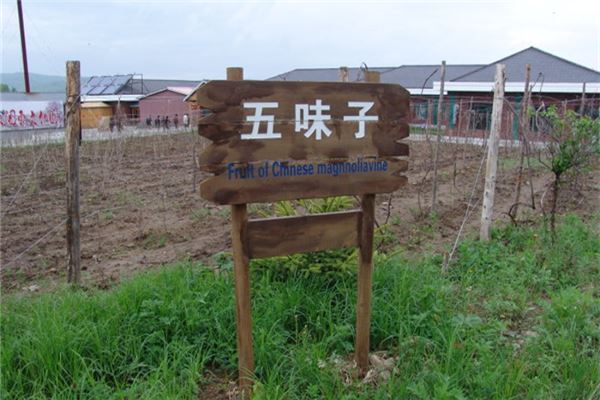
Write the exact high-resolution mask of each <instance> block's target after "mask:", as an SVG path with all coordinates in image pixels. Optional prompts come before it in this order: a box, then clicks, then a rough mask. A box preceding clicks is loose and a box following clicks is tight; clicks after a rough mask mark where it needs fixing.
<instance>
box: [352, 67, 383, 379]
mask: <svg viewBox="0 0 600 400" xmlns="http://www.w3.org/2000/svg"><path fill="white" fill-rule="evenodd" d="M379 80H380V77H379V72H376V71H367V72H366V73H365V81H366V82H369V83H379ZM361 210H362V217H361V219H360V222H359V229H360V231H359V239H358V246H359V258H358V296H357V301H356V344H355V347H356V349H355V352H356V365H357V366H358V370H359V374H360V375H361V376H362V375H364V374H365V373H366V372H367V369H368V368H369V342H370V338H369V336H370V327H371V287H372V282H373V225H374V223H375V195H374V194H366V195H363V196H362V198H361Z"/></svg>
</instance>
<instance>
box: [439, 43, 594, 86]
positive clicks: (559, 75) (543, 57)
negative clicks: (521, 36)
mask: <svg viewBox="0 0 600 400" xmlns="http://www.w3.org/2000/svg"><path fill="white" fill-rule="evenodd" d="M500 63H501V64H505V65H506V80H507V81H509V82H510V81H512V82H524V81H525V65H526V64H531V80H532V81H535V80H537V79H538V77H539V78H540V79H542V77H543V80H544V82H565V83H568V82H575V83H581V82H600V72H598V71H594V70H593V69H591V68H587V67H584V66H582V65H579V64H575V63H574V62H572V61H569V60H565V59H564V58H560V57H557V56H555V55H553V54H550V53H547V52H545V51H542V50H540V49H538V48H535V47H529V48H527V49H525V50H521V51H519V52H518V53H515V54H512V55H510V56H508V57H505V58H503V59H500V60H498V61H495V62H493V63H491V64H488V65H485V66H482V67H481V68H478V69H476V70H474V71H471V72H468V73H465V74H464V75H462V76H459V77H456V78H455V79H451V80H452V81H454V82H493V81H494V75H495V73H496V64H500ZM540 74H542V75H540Z"/></svg>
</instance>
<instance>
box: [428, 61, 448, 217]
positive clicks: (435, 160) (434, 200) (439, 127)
mask: <svg viewBox="0 0 600 400" xmlns="http://www.w3.org/2000/svg"><path fill="white" fill-rule="evenodd" d="M445 79H446V61H442V70H441V78H440V80H441V83H440V97H439V100H438V109H437V132H436V134H437V141H436V144H435V154H434V156H433V194H432V195H431V213H432V214H433V213H435V212H436V203H437V170H438V159H439V155H440V154H439V153H440V142H441V140H442V115H443V110H444V108H443V103H444V80H445Z"/></svg>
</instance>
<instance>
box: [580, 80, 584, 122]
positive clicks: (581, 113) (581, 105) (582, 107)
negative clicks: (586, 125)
mask: <svg viewBox="0 0 600 400" xmlns="http://www.w3.org/2000/svg"><path fill="white" fill-rule="evenodd" d="M584 112H585V82H583V90H582V92H581V104H580V105H579V115H581V116H583V113H584Z"/></svg>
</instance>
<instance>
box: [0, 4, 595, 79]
mask: <svg viewBox="0 0 600 400" xmlns="http://www.w3.org/2000/svg"><path fill="white" fill-rule="evenodd" d="M16 3H17V2H16V0H0V4H1V5H0V12H1V16H0V20H1V22H2V27H1V30H2V72H18V71H22V64H21V63H22V60H21V49H20V40H19V28H18V16H17V11H16ZM22 4H23V9H24V19H25V29H26V33H27V50H28V58H29V71H30V72H35V73H43V74H49V75H64V70H65V61H66V60H79V61H80V62H81V72H82V75H84V76H90V75H112V74H129V73H140V74H143V76H144V77H146V78H171V79H224V77H225V69H226V67H229V66H240V67H243V68H244V75H245V78H246V79H266V78H268V77H271V76H274V75H277V74H280V73H283V72H286V71H289V70H292V69H294V68H317V67H333V68H336V67H339V66H349V67H358V66H360V65H361V64H362V63H363V62H364V63H366V65H367V66H369V67H388V66H399V65H403V64H438V63H440V62H441V61H442V60H446V62H447V63H448V64H486V63H491V62H493V61H496V60H498V59H500V58H503V57H506V56H508V55H510V54H512V53H515V52H517V51H520V50H522V49H524V48H527V47H529V46H535V47H538V48H540V49H542V50H544V51H547V52H550V53H552V54H555V55H557V56H560V57H563V58H566V59H568V60H570V61H573V62H576V63H578V64H581V65H584V66H586V67H589V68H593V69H596V70H600V1H597V0H569V1H564V0H545V1H535V0H516V1H514V0H511V1H485V0H481V1H475V0H470V1H443V0H437V1H393V0H388V1H367V0H362V1H309V0H304V1H289V0H281V1H228V0H222V1H191V0H187V1H178V0H174V1H166V0H163V1H136V0H130V1H110V0H109V1H106V0H104V1H86V0H78V1H75V0H71V1H53V0H47V1H42V0H22Z"/></svg>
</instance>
